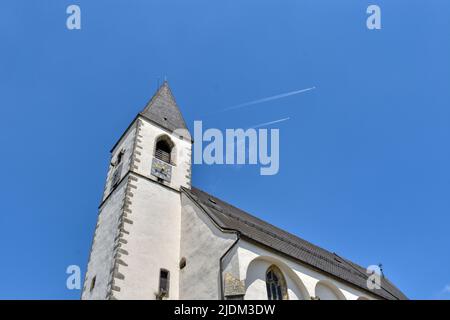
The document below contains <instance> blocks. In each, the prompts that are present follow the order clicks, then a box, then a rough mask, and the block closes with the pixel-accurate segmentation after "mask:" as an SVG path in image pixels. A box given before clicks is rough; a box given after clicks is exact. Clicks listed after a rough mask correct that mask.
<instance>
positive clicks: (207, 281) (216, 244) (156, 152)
mask: <svg viewBox="0 0 450 320" xmlns="http://www.w3.org/2000/svg"><path fill="white" fill-rule="evenodd" d="M192 143H193V141H192V139H191V136H190V134H189V131H188V130H187V127H186V125H185V122H184V120H183V117H182V114H181V112H180V110H179V108H178V106H177V104H176V102H175V99H174V97H173V95H172V93H171V90H170V88H169V86H168V84H167V83H166V82H165V83H164V84H163V85H162V86H161V87H160V88H159V89H158V91H157V92H156V94H155V95H154V96H153V98H152V99H151V100H150V102H149V103H148V104H147V106H146V107H145V108H144V110H143V111H142V112H140V113H139V114H138V115H137V116H136V117H135V119H134V120H133V121H132V123H131V124H130V126H129V127H128V128H127V129H126V130H125V132H124V133H123V135H122V136H121V137H120V139H119V140H118V142H117V143H116V144H115V146H114V147H113V148H112V150H111V164H110V166H109V171H108V175H107V180H106V184H105V189H104V194H103V198H102V201H101V204H100V206H99V214H98V221H97V225H96V229H95V233H94V240H93V243H92V248H91V252H90V256H89V263H88V267H87V272H86V276H85V281H84V286H83V292H82V299H145V300H152V299H271V300H287V299H289V300H297V299H300V300H311V299H323V300H328V299H333V300H357V299H390V300H400V299H406V296H405V295H404V294H403V293H402V292H401V291H400V290H399V289H397V288H396V287H395V286H394V285H393V284H392V283H391V282H390V281H389V280H387V279H386V278H385V277H382V279H381V287H380V288H378V289H369V288H368V285H367V279H368V277H369V275H368V274H367V273H366V269H365V268H362V267H360V266H358V265H357V264H355V263H353V262H351V261H349V260H347V259H344V258H342V257H340V256H338V255H336V254H334V253H331V252H328V251H327V250H324V249H322V248H319V247H317V246H315V245H313V244H311V243H309V242H307V241H305V240H303V239H301V238H299V237H297V236H294V235H292V234H290V233H288V232H285V231H283V230H281V229H279V228H276V227H275V226H273V225H271V224H268V223H266V222H264V221H262V220H260V219H258V218H256V217H254V216H252V215H250V214H248V213H246V212H244V211H242V210H240V209H238V208H236V207H234V206H232V205H230V204H228V203H226V202H224V201H221V200H220V199H217V198H216V197H214V196H212V195H209V194H207V193H206V192H203V191H201V190H199V189H197V188H195V187H193V186H192V185H191V179H192V176H191V150H192Z"/></svg>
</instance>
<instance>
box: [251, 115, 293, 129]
mask: <svg viewBox="0 0 450 320" xmlns="http://www.w3.org/2000/svg"><path fill="white" fill-rule="evenodd" d="M289 119H290V118H289V117H287V118H283V119H278V120H274V121H270V122H264V123H260V124H257V125H255V126H253V127H250V128H252V129H256V128H260V127H264V126H268V125H270V124H274V123H279V122H283V121H287V120H289Z"/></svg>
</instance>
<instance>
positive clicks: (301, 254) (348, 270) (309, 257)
mask: <svg viewBox="0 0 450 320" xmlns="http://www.w3.org/2000/svg"><path fill="white" fill-rule="evenodd" d="M183 191H184V192H185V193H186V194H188V196H190V198H192V199H193V200H194V201H195V202H196V203H197V204H198V205H199V206H200V207H201V208H202V209H203V210H204V211H205V212H206V213H207V214H208V216H209V217H210V218H211V219H212V220H213V221H214V222H215V223H216V224H217V225H219V226H220V227H221V228H224V229H231V230H235V231H238V232H239V233H240V235H241V237H244V238H247V239H250V240H253V241H256V242H258V243H260V244H262V245H264V246H267V247H270V248H272V249H274V250H276V251H278V252H281V253H283V254H284V255H287V256H289V257H291V258H294V259H295V260H298V261H300V262H302V263H304V264H307V265H309V266H312V267H313V268H315V269H319V270H321V271H323V272H326V273H328V274H330V275H331V276H333V277H336V278H338V279H341V280H343V281H344V282H347V283H351V284H353V285H354V286H357V287H359V288H361V289H363V290H365V291H367V292H370V293H372V294H375V295H378V296H380V297H382V298H385V299H389V300H405V299H408V298H407V297H406V296H405V295H404V294H403V293H402V292H401V291H400V290H399V289H398V288H396V287H395V286H394V285H393V284H392V283H391V282H390V281H389V280H388V279H386V277H383V278H382V279H381V287H382V288H381V289H375V290H369V289H368V288H367V278H368V275H367V274H366V270H365V269H364V268H362V267H361V266H359V265H357V264H355V263H353V262H351V261H349V260H347V259H344V258H342V257H340V256H338V255H337V254H335V253H331V252H329V251H327V250H325V249H322V248H320V247H318V246H315V245H313V244H312V243H310V242H307V241H305V240H303V239H301V238H299V237H297V236H295V235H293V234H290V233H288V232H286V231H284V230H281V229H279V228H277V227H275V226H273V225H271V224H269V223H267V222H265V221H262V220H261V219H258V218H256V217H254V216H252V215H250V214H248V213H246V212H244V211H242V210H240V209H238V208H236V207H234V206H232V205H230V204H228V203H226V202H224V201H222V200H220V199H218V198H216V197H213V196H211V195H209V194H207V193H206V192H204V191H201V190H199V189H197V188H194V187H192V189H186V188H183Z"/></svg>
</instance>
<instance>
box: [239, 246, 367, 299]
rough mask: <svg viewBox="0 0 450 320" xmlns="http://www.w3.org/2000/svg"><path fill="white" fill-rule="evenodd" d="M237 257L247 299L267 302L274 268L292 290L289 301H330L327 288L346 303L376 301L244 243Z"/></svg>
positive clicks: (281, 256) (323, 275)
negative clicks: (267, 273) (267, 280)
mask: <svg viewBox="0 0 450 320" xmlns="http://www.w3.org/2000/svg"><path fill="white" fill-rule="evenodd" d="M237 255H238V260H239V269H240V271H239V276H240V279H241V280H244V281H245V285H246V289H247V292H246V295H245V299H267V291H266V286H265V282H264V280H265V271H266V270H267V268H268V267H269V266H270V265H271V264H275V265H277V266H278V267H279V268H280V269H281V271H282V272H283V275H284V276H285V278H286V282H287V286H288V294H289V299H292V300H295V299H310V298H311V297H315V296H317V295H318V294H319V296H320V294H325V296H324V297H323V298H324V299H326V298H327V297H329V294H330V293H329V292H325V290H324V287H323V285H325V286H326V288H332V289H333V290H338V291H335V292H336V294H337V296H338V297H339V298H340V299H342V300H344V299H345V300H356V299H358V298H359V297H361V296H362V297H367V298H371V299H376V298H375V296H371V295H370V293H368V292H366V291H363V290H359V289H357V288H355V287H353V286H350V285H348V284H346V283H343V282H341V281H338V280H336V279H334V278H332V277H330V276H328V275H327V274H325V273H321V272H319V271H317V270H315V269H313V268H311V267H308V266H307V265H304V264H301V263H299V262H296V261H294V260H291V259H287V258H286V257H285V256H284V255H280V254H277V253H275V252H274V251H271V250H268V249H266V248H265V247H263V246H259V245H257V244H255V243H253V242H248V241H245V240H243V239H241V240H240V241H239V247H238V249H237ZM319 281H320V284H319V287H318V292H316V285H317V284H318V283H319ZM321 298H322V297H321Z"/></svg>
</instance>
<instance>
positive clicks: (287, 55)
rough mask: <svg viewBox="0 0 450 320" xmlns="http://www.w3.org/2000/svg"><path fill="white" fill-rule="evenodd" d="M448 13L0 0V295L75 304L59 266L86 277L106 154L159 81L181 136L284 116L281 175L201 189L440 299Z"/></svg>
mask: <svg viewBox="0 0 450 320" xmlns="http://www.w3.org/2000/svg"><path fill="white" fill-rule="evenodd" d="M373 3H375V4H378V5H379V6H380V7H381V10H382V30H379V31H369V30H368V29H367V28H366V26H365V23H366V17H367V15H366V13H365V12H366V8H367V6H368V5H369V4H373ZM70 4H78V5H79V6H80V7H81V14H82V16H81V19H82V29H81V30H74V31H69V30H68V29H67V28H66V18H67V14H66V7H67V6H68V5H70ZM449 15H450V3H449V2H448V1H442V0H433V1H430V0H428V1H426V0H422V1H418V0H397V1H382V0H374V1H370V2H369V1H365V0H341V1H332V0H329V1H325V0H314V1H313V0H285V1H275V0H270V1H269V0H264V1H262V0H258V1H256V0H252V1H251V0H244V1H210V0H201V1H200V0H191V1H185V0H170V1H167V0H153V1H144V0H133V1H126V0H114V1H113V0H108V1H106V0H96V1H87V0H83V1H81V0H72V1H63V0H60V1H50V0H41V1H31V0H29V1H22V0H14V1H12V0H9V1H2V2H1V4H0V43H1V47H0V48H1V50H0V105H1V107H0V130H1V131H0V132H1V134H0V142H1V145H2V150H3V152H2V159H1V168H3V172H2V177H3V183H2V184H1V186H0V194H1V195H2V196H1V197H2V214H1V215H0V225H1V226H2V232H1V234H0V240H1V242H2V244H3V246H2V259H1V261H2V263H1V264H0V274H1V275H2V279H1V285H0V298H22V299H47V298H56V299H78V298H79V296H80V292H79V291H77V290H74V291H70V290H67V289H66V285H65V281H66V277H67V275H66V273H65V270H66V268H67V266H68V265H72V264H76V265H80V266H81V267H82V270H83V272H84V270H85V267H86V264H87V259H88V253H89V249H90V244H91V240H92V235H93V231H94V226H95V223H96V219H97V206H98V204H99V201H100V197H101V194H102V190H103V184H104V181H105V176H106V170H107V167H108V162H109V150H110V147H111V146H112V145H113V144H114V143H115V141H116V139H117V138H118V137H119V136H120V135H121V133H122V132H123V130H124V129H125V128H126V127H127V126H128V124H129V122H130V121H131V120H132V119H133V117H134V116H135V114H136V113H137V112H138V111H140V110H141V108H142V107H143V106H144V105H145V103H146V102H147V101H148V99H149V98H150V97H151V96H152V94H153V93H154V91H155V89H156V85H157V79H158V78H159V79H161V80H162V79H163V78H164V76H167V78H168V80H169V83H170V85H171V87H172V90H173V92H174V94H175V96H176V98H177V101H178V103H179V105H180V108H181V110H182V112H183V114H184V117H185V119H186V121H187V123H188V126H189V127H190V128H191V130H192V129H193V121H194V120H203V122H204V123H203V125H204V127H206V128H209V127H215V128H220V129H224V128H248V127H251V126H253V125H256V124H259V123H265V122H270V121H274V120H277V119H282V118H287V117H288V118H289V120H288V121H284V122H281V123H277V124H274V125H273V126H271V127H273V128H279V129H280V171H279V174H277V175H275V176H260V175H259V168H258V167H256V166H207V165H196V166H194V167H193V184H194V185H195V186H197V187H199V188H201V189H204V190H205V191H208V192H211V193H213V194H214V195H216V196H218V197H220V198H223V199H225V200H227V201H229V202H231V203H233V204H235V205H236V206H238V207H241V208H243V209H245V210H247V211H249V212H251V213H253V214H255V215H257V216H258V217H261V218H263V219H265V220H268V221H269V222H271V223H273V224H275V225H277V226H279V227H282V228H285V229H287V230H288V231H290V232H292V233H294V234H296V235H299V236H301V237H302V238H305V239H307V240H309V241H311V242H313V243H315V244H317V245H320V246H322V247H324V248H326V249H328V250H330V251H334V252H336V253H338V254H340V255H342V256H344V257H346V258H349V259H351V260H354V261H355V262H357V263H359V264H361V265H363V266H367V265H370V264H377V263H379V262H381V263H382V264H383V266H384V271H385V274H386V275H387V276H388V277H389V278H390V279H391V280H392V281H393V282H394V283H395V284H396V285H398V286H399V287H400V288H401V289H402V290H403V291H404V292H405V294H406V295H407V296H408V297H410V298H413V299H430V298H431V299H433V298H439V299H446V298H447V299H448V298H450V288H449V287H448V286H449V285H450V271H449V270H450V269H449V268H448V265H450V250H449V249H450V233H449V225H450V215H449V212H450V197H449V191H450V169H449V166H448V164H449V162H450V149H449V148H448V142H449V140H450V90H449V89H448V88H449V85H450V60H449V59H448V57H450V42H449V41H448V39H449V36H450V19H449ZM312 86H315V87H316V89H315V90H312V91H309V92H306V93H303V94H299V95H293V96H289V97H286V98H283V99H278V100H272V101H268V102H265V103H261V104H255V105H252V106H247V107H245V108H240V109H237V110H230V111H228V112H222V113H219V112H217V111H219V110H222V109H224V108H227V107H230V106H234V105H239V104H242V103H245V102H247V101H252V100H256V99H261V98H264V97H268V96H273V95H277V94H280V93H285V92H290V91H294V90H300V89H303V88H308V87H312ZM269 127H270V126H269ZM446 288H447V289H446Z"/></svg>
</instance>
